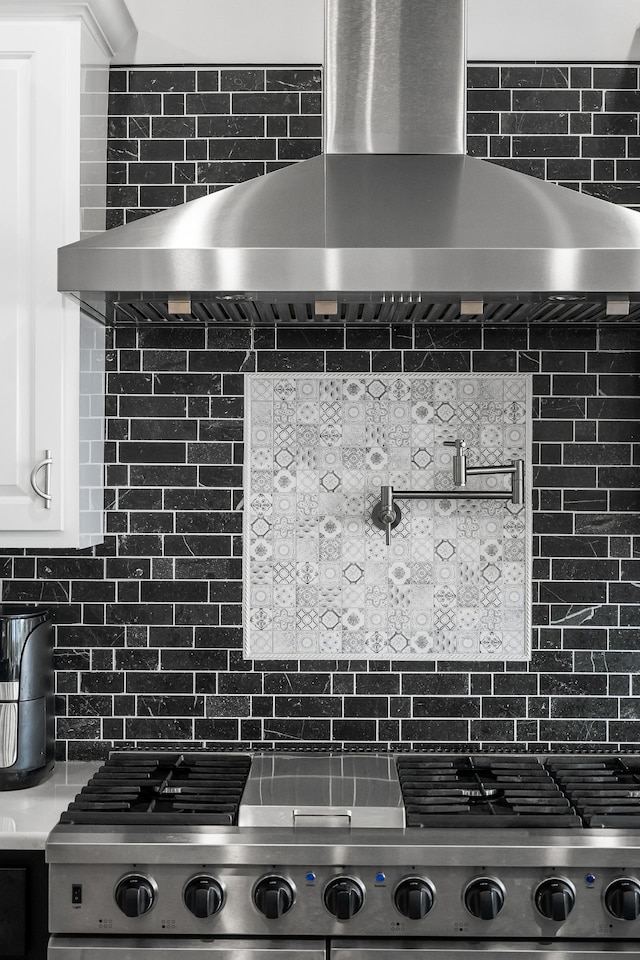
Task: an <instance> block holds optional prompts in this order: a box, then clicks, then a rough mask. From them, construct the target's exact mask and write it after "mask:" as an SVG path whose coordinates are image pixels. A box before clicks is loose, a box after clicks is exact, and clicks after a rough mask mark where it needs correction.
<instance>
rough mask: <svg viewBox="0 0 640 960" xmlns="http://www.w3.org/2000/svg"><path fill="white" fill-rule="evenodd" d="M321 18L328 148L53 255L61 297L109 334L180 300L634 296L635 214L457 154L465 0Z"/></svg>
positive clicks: (425, 0)
mask: <svg viewBox="0 0 640 960" xmlns="http://www.w3.org/2000/svg"><path fill="white" fill-rule="evenodd" d="M326 9H327V26H326V58H325V65H326V69H325V100H326V110H325V147H326V153H325V154H324V155H323V156H321V157H315V158H313V159H311V160H306V161H301V162H299V163H296V164H293V165H292V166H290V167H288V168H286V169H283V170H280V171H277V172H275V173H271V174H269V175H267V176H265V177H260V178H258V179H256V180H251V181H248V182H246V183H242V184H238V185H236V186H234V187H230V188H228V189H226V190H223V191H220V192H218V193H214V194H212V195H210V196H208V197H203V198H202V199H199V200H193V201H191V202H189V203H187V204H184V205H183V206H181V207H176V208H172V209H169V210H166V211H163V212H161V213H158V214H155V215H153V216H151V217H147V218H144V219H142V220H138V221H135V222H133V223H130V224H127V225H125V226H123V227H118V228H116V229H113V230H109V231H107V232H106V233H103V234H99V235H97V236H93V237H89V238H87V239H84V240H82V241H80V242H78V243H75V244H70V245H69V246H67V247H63V248H62V249H61V250H60V253H59V289H61V290H63V291H65V292H69V293H72V294H74V295H75V296H77V297H78V298H79V299H80V300H81V301H82V302H83V303H84V304H85V305H86V306H87V308H88V309H90V310H91V312H92V313H94V314H100V315H102V316H107V317H108V319H110V320H117V319H121V318H122V319H125V322H126V320H127V319H128V322H131V317H132V316H135V314H136V308H135V306H134V307H132V306H131V305H135V304H138V310H137V312H138V314H139V316H140V319H141V321H144V320H147V321H148V320H153V318H154V316H155V315H156V314H157V312H158V311H157V309H156V305H157V304H158V303H160V304H162V303H164V304H167V305H168V303H169V301H189V300H190V301H192V302H194V301H195V302H197V303H200V304H202V303H206V302H210V303H214V304H215V303H219V304H224V303H225V302H228V303H237V304H241V303H242V301H248V302H249V303H251V304H252V306H255V308H256V309H248V310H247V313H248V314H249V315H251V316H254V315H255V314H256V312H257V313H260V310H259V308H258V305H259V304H270V303H273V304H278V308H277V310H276V311H273V312H274V313H275V314H276V315H277V316H280V315H284V316H285V317H287V315H288V317H289V319H290V320H291V321H293V322H295V320H296V313H299V312H300V305H302V304H304V305H306V304H314V303H315V302H316V301H325V302H326V301H332V300H335V301H338V302H339V303H340V304H342V305H345V304H354V303H356V304H361V305H367V304H372V303H377V304H383V303H395V304H407V303H409V304H411V303H425V304H430V305H435V304H450V305H455V304H456V303H457V304H458V306H459V304H460V301H461V300H463V301H478V302H480V301H484V302H485V303H486V302H490V303H492V304H494V305H500V304H508V303H512V304H513V303H515V304H521V303H525V302H527V303H537V304H538V305H540V304H541V303H544V302H546V301H547V299H548V298H554V297H562V298H565V297H573V296H575V297H579V298H580V299H585V298H586V300H587V301H588V302H589V303H591V304H596V305H598V309H597V310H596V314H597V315H598V316H600V315H603V316H604V317H605V318H606V310H605V308H604V306H603V305H604V303H605V301H606V298H607V296H609V297H610V298H611V297H613V299H614V300H621V301H624V300H626V299H630V300H633V301H637V300H640V217H638V214H637V213H635V212H634V211H631V210H627V209H625V208H623V207H620V206H617V205H615V204H612V203H607V202H605V201H603V200H598V199H596V198H593V197H589V196H585V195H582V194H578V193H576V192H575V191H572V190H569V189H565V188H562V187H558V186H555V185H553V184H549V183H546V182H544V181H541V180H537V179H535V178H533V177H528V176H525V175H523V174H520V173H517V172H515V171H512V170H508V169H505V168H503V167H500V166H498V165H496V164H492V163H490V162H488V161H485V160H479V159H475V158H472V157H467V156H465V155H464V151H465V136H464V130H465V122H466V103H465V88H466V83H465V72H466V56H465V33H466V7H465V0H446V3H443V2H442V0H326ZM568 302H569V303H571V301H568ZM118 304H123V305H124V304H127V305H128V306H127V308H126V310H125V311H123V310H122V309H120V308H119V307H118ZM287 304H288V305H289V308H288V310H287V308H286V305H287ZM571 309H573V308H571ZM167 310H168V307H167V309H166V310H165V313H167ZM536 310H537V311H538V312H539V309H538V308H536ZM160 312H162V310H161V311H160ZM223 312H224V311H223V310H218V311H216V310H213V311H209V313H212V314H213V316H212V319H211V321H210V322H220V319H221V318H220V316H219V315H220V314H222V313H223ZM303 312H304V311H303ZM394 312H396V313H397V311H387V315H388V316H389V321H392V320H393V316H392V314H393V313H394ZM400 312H401V313H404V315H405V318H406V319H408V320H410V319H411V317H410V316H408V311H406V310H403V311H400ZM445 312H446V311H445ZM450 312H451V311H449V313H450ZM494 312H495V311H494ZM515 312H516V313H518V311H515ZM534 312H535V311H534ZM200 313H201V315H200V316H197V315H196V314H194V315H193V316H192V317H191V319H192V320H193V321H194V322H197V321H201V320H203V319H205V317H204V313H206V311H201V312H200ZM267 313H268V311H267ZM356 313H357V311H356ZM360 313H362V311H360ZM587 313H588V312H587ZM556 314H557V311H556ZM125 315H126V316H125ZM348 315H349V316H352V315H353V310H352V309H346V308H344V307H343V308H342V309H340V310H339V311H338V314H337V318H338V319H341V320H343V321H345V322H350V321H349V317H348ZM632 315H633V314H632ZM167 316H168V318H169V319H171V313H170V312H169V313H167ZM520 316H522V313H520ZM582 316H583V318H586V315H585V313H584V311H583V312H582ZM479 317H480V319H487V317H485V315H484V310H483V313H482V314H479ZM176 319H182V320H184V319H188V318H185V317H182V318H178V317H176ZM319 319H322V318H319ZM401 319H402V318H401ZM616 319H618V320H619V319H621V317H619V316H618V317H617V318H616ZM161 322H162V321H161ZM164 322H167V319H164ZM230 322H233V320H231V321H230ZM276 322H278V321H277V320H276ZM323 322H324V321H323Z"/></svg>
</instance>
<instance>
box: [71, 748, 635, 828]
mask: <svg viewBox="0 0 640 960" xmlns="http://www.w3.org/2000/svg"><path fill="white" fill-rule="evenodd" d="M396 771H397V776H396ZM398 780H399V787H400V790H401V795H400V791H399V789H398ZM245 788H246V789H245ZM403 807H404V813H403ZM403 817H404V820H403ZM60 822H61V823H67V824H95V825H107V826H121V825H127V824H129V825H132V826H135V825H139V824H156V825H158V826H161V825H173V826H189V825H196V826H200V825H203V826H207V825H209V826H224V825H237V826H240V827H242V826H257V825H261V826H294V827H302V826H323V827H338V826H347V827H349V828H354V827H356V826H367V827H387V828H389V827H394V826H402V824H403V822H406V826H407V827H421V828H436V829H443V828H446V829H457V828H469V827H471V828H474V829H475V828H496V827H497V828H499V829H502V828H505V827H507V828H511V827H512V828H524V829H544V828H562V829H565V828H570V829H576V828H581V827H582V828H584V827H587V828H613V829H615V828H617V829H638V830H640V756H617V755H611V756H607V755H604V756H603V755H598V756H584V755H582V756H565V755H563V756H555V757H548V758H544V757H537V756H533V755H519V756H517V755H500V756H498V755H485V754H477V755H468V756H466V755H460V756H459V755H449V754H405V755H402V754H401V755H400V756H399V757H397V758H395V759H394V758H393V757H392V756H390V755H385V756H378V757H362V756H359V755H353V756H352V755H346V754H345V755H342V754H327V755H325V756H323V755H316V754H308V755H306V756H303V757H301V756H299V755H287V754H286V753H282V754H272V755H258V756H256V757H255V758H253V760H252V757H251V756H249V755H244V754H223V753H219V754H218V753H204V752H202V753H195V752H194V753H145V752H142V751H141V752H133V751H132V752H123V753H115V754H113V755H112V756H111V757H110V758H109V759H108V760H107V761H106V762H105V764H104V765H103V766H102V767H101V768H100V769H99V770H98V772H97V773H96V774H95V776H94V777H92V779H91V780H90V781H89V783H88V784H87V785H86V786H85V787H83V789H82V791H81V793H79V794H78V795H77V797H76V798H75V800H74V802H73V803H71V804H70V806H69V808H68V810H67V811H66V813H63V814H62V817H61V818H60Z"/></svg>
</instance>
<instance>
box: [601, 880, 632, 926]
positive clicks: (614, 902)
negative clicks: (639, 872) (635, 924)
mask: <svg viewBox="0 0 640 960" xmlns="http://www.w3.org/2000/svg"><path fill="white" fill-rule="evenodd" d="M604 905H605V907H606V908H607V910H608V911H609V913H610V914H611V916H612V917H615V918H616V920H637V919H638V917H639V916H640V883H638V881H637V880H632V879H631V878H630V877H628V878H627V877H623V878H621V879H620V880H614V881H613V883H610V884H609V886H608V887H607V889H606V891H605V894H604Z"/></svg>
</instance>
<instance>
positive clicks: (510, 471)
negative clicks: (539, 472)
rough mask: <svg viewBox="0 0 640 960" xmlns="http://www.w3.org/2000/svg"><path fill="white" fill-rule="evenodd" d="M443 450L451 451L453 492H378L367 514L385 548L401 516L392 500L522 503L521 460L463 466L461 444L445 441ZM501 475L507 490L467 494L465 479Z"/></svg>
mask: <svg viewBox="0 0 640 960" xmlns="http://www.w3.org/2000/svg"><path fill="white" fill-rule="evenodd" d="M445 446H447V447H455V453H454V455H453V464H452V466H453V483H454V486H455V487H457V488H458V489H455V490H394V489H393V487H392V486H383V487H381V489H380V500H379V501H378V502H377V503H376V504H375V506H374V507H373V510H372V512H371V519H372V520H373V523H374V524H375V526H376V527H378V528H379V529H380V530H384V531H385V535H386V540H387V546H389V545H390V543H391V531H392V530H393V529H394V528H395V527H397V526H398V524H399V523H400V520H401V519H402V512H401V510H400V507H399V506H398V504H397V503H396V500H442V499H448V500H505V501H507V500H508V501H510V502H511V503H513V504H515V505H517V506H519V505H521V504H523V503H524V460H512V461H511V463H510V464H502V465H499V466H490V465H487V466H484V467H469V466H467V444H466V441H465V440H459V439H456V440H445ZM495 475H503V476H509V477H510V478H511V490H498V491H492V490H467V489H466V485H467V477H470V476H495Z"/></svg>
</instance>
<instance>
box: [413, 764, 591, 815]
mask: <svg viewBox="0 0 640 960" xmlns="http://www.w3.org/2000/svg"><path fill="white" fill-rule="evenodd" d="M397 763H398V775H399V777H400V785H401V787H402V795H403V798H404V803H405V811H406V820H407V826H408V827H441V828H442V827H493V828H495V827H500V828H502V827H519V828H523V827H524V828H527V827H580V826H582V822H581V820H580V818H579V816H578V815H577V813H576V811H575V809H574V808H573V807H572V806H571V803H570V801H569V800H568V799H567V798H566V797H565V796H563V793H562V792H561V790H560V788H559V786H558V785H557V783H555V781H554V780H553V779H552V777H551V775H550V774H549V772H548V771H547V770H546V769H545V768H544V766H543V765H542V764H541V763H540V761H539V760H538V759H537V758H536V757H533V756H532V757H483V756H477V757H446V756H422V757H420V756H412V757H400V758H399V759H398V762H397Z"/></svg>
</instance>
